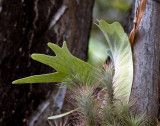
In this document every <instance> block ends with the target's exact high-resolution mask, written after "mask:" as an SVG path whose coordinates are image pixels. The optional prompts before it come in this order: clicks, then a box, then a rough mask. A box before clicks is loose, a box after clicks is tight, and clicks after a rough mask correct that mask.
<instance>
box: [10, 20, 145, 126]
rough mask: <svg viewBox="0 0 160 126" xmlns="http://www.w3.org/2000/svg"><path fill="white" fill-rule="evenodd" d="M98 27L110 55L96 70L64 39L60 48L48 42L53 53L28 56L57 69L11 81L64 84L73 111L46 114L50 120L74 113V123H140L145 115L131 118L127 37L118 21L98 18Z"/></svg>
mask: <svg viewBox="0 0 160 126" xmlns="http://www.w3.org/2000/svg"><path fill="white" fill-rule="evenodd" d="M98 27H99V28H100V29H101V30H102V32H103V34H104V35H105V38H106V40H107V44H106V45H107V46H106V53H107V55H109V57H110V58H111V61H112V62H111V63H110V64H103V68H102V69H98V68H96V67H94V66H92V65H90V64H88V63H86V62H84V61H82V60H80V59H78V58H76V57H74V56H73V55H72V54H71V53H70V52H69V51H68V49H67V46H66V42H64V43H63V46H62V48H60V47H59V46H57V45H55V44H52V43H49V44H48V46H49V47H50V48H51V49H52V50H53V51H54V52H55V54H56V56H48V55H44V54H33V55H32V56H31V57H32V58H33V59H34V60H37V61H39V62H41V63H43V64H46V65H49V66H50V67H52V68H53V69H55V70H56V71H57V72H55V73H51V74H43V75H35V76H30V77H27V78H23V79H19V80H16V81H14V82H13V84H17V83H44V82H62V83H64V85H65V87H67V90H68V92H69V93H70V94H71V95H69V96H68V97H70V96H71V97H70V99H71V102H72V104H73V105H74V106H73V108H72V109H73V110H71V111H69V112H66V113H64V114H61V115H56V116H52V117H49V118H48V119H49V120H51V119H57V118H62V117H64V116H67V115H73V116H75V115H76V117H77V118H76V122H75V124H74V125H77V126H143V125H144V123H146V120H145V116H140V117H136V116H135V117H134V116H133V115H132V113H131V111H130V107H131V104H130V102H129V97H130V94H131V88H132V81H133V60H132V50H131V46H130V43H129V39H128V36H127V34H126V33H125V32H124V30H123V28H122V26H121V25H120V24H119V23H118V22H115V23H113V24H108V23H107V22H105V21H103V20H101V21H99V24H98ZM104 53H105V52H104ZM66 125H67V124H66Z"/></svg>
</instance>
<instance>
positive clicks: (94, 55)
mask: <svg viewBox="0 0 160 126" xmlns="http://www.w3.org/2000/svg"><path fill="white" fill-rule="evenodd" d="M131 2H132V0H95V3H94V8H93V25H92V31H91V36H90V40H89V50H88V62H89V63H90V64H92V65H94V66H100V64H102V63H103V62H105V61H106V59H107V57H108V56H107V54H106V48H107V47H106V45H105V43H106V40H105V38H104V36H103V34H102V33H101V31H100V30H99V28H98V27H97V26H96V23H97V22H98V21H97V20H105V21H107V22H109V23H112V22H114V21H118V22H120V23H121V24H122V22H123V20H124V18H125V16H126V14H127V11H128V9H129V8H130V5H131Z"/></svg>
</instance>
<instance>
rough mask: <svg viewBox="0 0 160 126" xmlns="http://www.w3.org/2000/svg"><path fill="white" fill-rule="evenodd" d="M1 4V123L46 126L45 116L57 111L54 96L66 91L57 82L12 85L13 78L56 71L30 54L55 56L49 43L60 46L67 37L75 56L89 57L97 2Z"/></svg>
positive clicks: (7, 1)
mask: <svg viewBox="0 0 160 126" xmlns="http://www.w3.org/2000/svg"><path fill="white" fill-rule="evenodd" d="M1 2H2V3H1V5H2V7H0V108H1V111H0V125H3V126H11V125H12V126H22V125H23V126H28V125H30V126H32V125H34V126H36V125H37V126H38V125H43V126H46V125H48V123H47V120H46V119H47V117H48V116H51V115H52V114H53V113H54V111H57V109H58V108H55V106H56V105H55V103H56V100H57V99H58V98H59V97H61V95H63V96H64V91H60V90H59V91H57V90H58V89H57V88H56V86H55V85H54V84H33V85H32V84H27V85H12V84H11V82H12V81H13V80H15V79H18V78H22V77H26V76H30V75H35V74H42V73H43V74H44V73H50V72H53V70H52V69H51V68H49V67H47V66H45V65H42V64H41V63H38V62H35V61H33V60H31V58H30V56H31V54H32V53H44V54H51V55H52V54H53V52H52V51H51V50H49V47H47V43H48V42H53V43H56V44H58V45H62V42H63V41H67V45H68V48H69V50H70V51H71V52H72V54H74V55H75V56H77V57H79V58H81V59H83V60H86V59H87V47H88V39H89V33H90V29H91V20H92V8H93V0H87V1H86V0H81V1H80V0H68V1H67V0H45V1H40V0H31V1H28V0H18V1H17V0H2V1H1ZM55 94H56V95H55ZM63 96H62V97H61V98H62V99H63ZM61 102H62V101H61ZM54 105H55V106H54ZM58 110H59V109H58Z"/></svg>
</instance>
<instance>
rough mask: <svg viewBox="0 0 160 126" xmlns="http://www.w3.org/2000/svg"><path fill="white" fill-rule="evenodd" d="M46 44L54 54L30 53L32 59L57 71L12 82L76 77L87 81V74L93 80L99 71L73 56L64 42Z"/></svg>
mask: <svg viewBox="0 0 160 126" xmlns="http://www.w3.org/2000/svg"><path fill="white" fill-rule="evenodd" d="M48 46H49V47H50V48H51V49H52V50H53V51H54V52H55V54H56V56H49V55H44V54H32V56H31V57H32V59H34V60H37V61H39V62H41V63H43V64H46V65H48V66H50V67H52V68H53V69H55V70H56V71H57V72H55V73H50V74H42V75H35V76H30V77H26V78H22V79H19V80H16V81H14V82H13V84H18V83H44V82H68V78H69V79H70V80H72V79H74V77H75V76H76V78H78V79H79V80H80V81H81V82H82V83H86V82H87V81H88V78H89V76H90V77H91V78H92V79H90V80H94V77H95V73H96V72H100V71H99V70H98V69H96V68H95V67H93V66H92V65H90V64H88V63H86V62H84V61H82V60H80V59H78V58H76V57H74V56H73V55H72V54H71V53H70V52H69V51H68V49H67V46H66V42H64V43H63V47H62V48H60V47H59V46H58V45H56V44H52V43H48Z"/></svg>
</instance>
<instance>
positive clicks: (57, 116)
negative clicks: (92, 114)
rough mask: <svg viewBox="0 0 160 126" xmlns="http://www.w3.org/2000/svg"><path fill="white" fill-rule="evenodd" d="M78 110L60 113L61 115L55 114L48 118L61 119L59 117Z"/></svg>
mask: <svg viewBox="0 0 160 126" xmlns="http://www.w3.org/2000/svg"><path fill="white" fill-rule="evenodd" d="M75 111H76V110H72V111H69V112H66V113H63V114H59V115H55V116H50V117H48V120H52V119H59V118H62V117H64V116H67V115H69V114H71V113H73V112H75Z"/></svg>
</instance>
